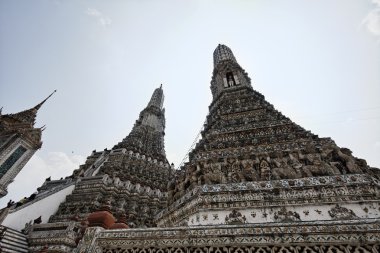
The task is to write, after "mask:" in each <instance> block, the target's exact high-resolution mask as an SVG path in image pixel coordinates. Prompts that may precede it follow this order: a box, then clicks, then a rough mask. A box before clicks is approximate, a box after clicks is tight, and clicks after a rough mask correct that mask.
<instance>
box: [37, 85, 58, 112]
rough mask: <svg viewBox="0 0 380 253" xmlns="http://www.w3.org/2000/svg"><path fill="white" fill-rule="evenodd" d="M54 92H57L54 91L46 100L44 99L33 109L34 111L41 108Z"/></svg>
mask: <svg viewBox="0 0 380 253" xmlns="http://www.w3.org/2000/svg"><path fill="white" fill-rule="evenodd" d="M56 92H57V90H54V91H53V92H52V93H51V94H50V95H49V96H48V97H47V98H45V99H44V100H43V101H42V102H41V103H39V104H38V105H36V106H35V107H34V109H36V110H39V109H40V108H41V106H42V105H43V104H44V103H45V102H46V100H48V99H49V98H50V97H51V96H53V94H54V93H56Z"/></svg>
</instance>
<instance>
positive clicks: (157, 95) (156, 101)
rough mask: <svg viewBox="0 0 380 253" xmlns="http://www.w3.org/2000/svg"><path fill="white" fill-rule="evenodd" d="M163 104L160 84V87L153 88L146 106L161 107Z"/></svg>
mask: <svg viewBox="0 0 380 253" xmlns="http://www.w3.org/2000/svg"><path fill="white" fill-rule="evenodd" d="M163 104H164V91H163V90H162V84H161V85H160V87H158V88H157V89H155V90H154V92H153V94H152V97H151V99H150V101H149V103H148V107H150V106H154V107H157V108H158V109H162V105H163Z"/></svg>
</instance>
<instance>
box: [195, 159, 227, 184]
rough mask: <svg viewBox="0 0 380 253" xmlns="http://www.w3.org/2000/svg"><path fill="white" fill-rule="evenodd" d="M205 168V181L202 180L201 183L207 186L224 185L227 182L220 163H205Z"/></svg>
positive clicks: (203, 177)
mask: <svg viewBox="0 0 380 253" xmlns="http://www.w3.org/2000/svg"><path fill="white" fill-rule="evenodd" d="M203 166H204V167H203V171H204V172H205V173H204V175H203V176H202V179H203V180H202V179H201V181H203V182H204V183H205V184H224V183H226V182H227V180H226V177H225V176H224V174H223V172H222V170H221V165H220V164H219V163H216V161H215V162H211V164H207V163H206V162H204V164H203Z"/></svg>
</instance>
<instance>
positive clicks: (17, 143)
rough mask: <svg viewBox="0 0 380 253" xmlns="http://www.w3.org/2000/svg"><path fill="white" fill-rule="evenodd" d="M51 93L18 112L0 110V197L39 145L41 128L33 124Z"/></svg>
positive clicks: (5, 192)
mask: <svg viewBox="0 0 380 253" xmlns="http://www.w3.org/2000/svg"><path fill="white" fill-rule="evenodd" d="M54 92H55V91H54ZM54 92H53V93H54ZM53 93H52V94H50V95H49V96H48V97H47V98H46V99H45V100H44V101H42V102H41V103H39V104H38V105H36V106H35V107H33V108H31V109H28V110H25V111H22V112H19V113H14V114H4V115H2V114H1V110H0V197H3V196H5V195H6V194H7V187H8V185H9V184H10V183H11V182H12V181H13V179H14V178H15V177H16V176H17V174H18V173H19V172H20V171H21V169H22V168H23V167H24V166H25V164H26V163H27V162H28V161H29V159H30V158H31V157H32V156H33V154H34V153H35V152H36V150H37V149H39V148H40V147H41V145H42V142H41V134H42V131H43V128H35V127H34V124H35V120H36V116H37V112H38V110H39V109H40V107H41V106H42V105H43V104H44V103H45V101H46V100H47V99H48V98H49V97H50V96H51V95H53Z"/></svg>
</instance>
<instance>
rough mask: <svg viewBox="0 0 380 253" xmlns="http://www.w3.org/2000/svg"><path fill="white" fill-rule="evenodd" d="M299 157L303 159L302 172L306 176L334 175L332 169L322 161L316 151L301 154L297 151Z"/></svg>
mask: <svg viewBox="0 0 380 253" xmlns="http://www.w3.org/2000/svg"><path fill="white" fill-rule="evenodd" d="M298 155H299V157H300V159H302V160H304V161H305V164H306V165H305V166H304V168H303V169H304V172H305V173H306V176H308V177H312V176H329V175H334V174H335V172H334V169H333V168H332V167H331V166H330V165H329V164H327V163H325V162H323V161H322V159H321V155H320V154H318V153H309V154H306V155H303V154H302V153H301V152H299V153H298Z"/></svg>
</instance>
